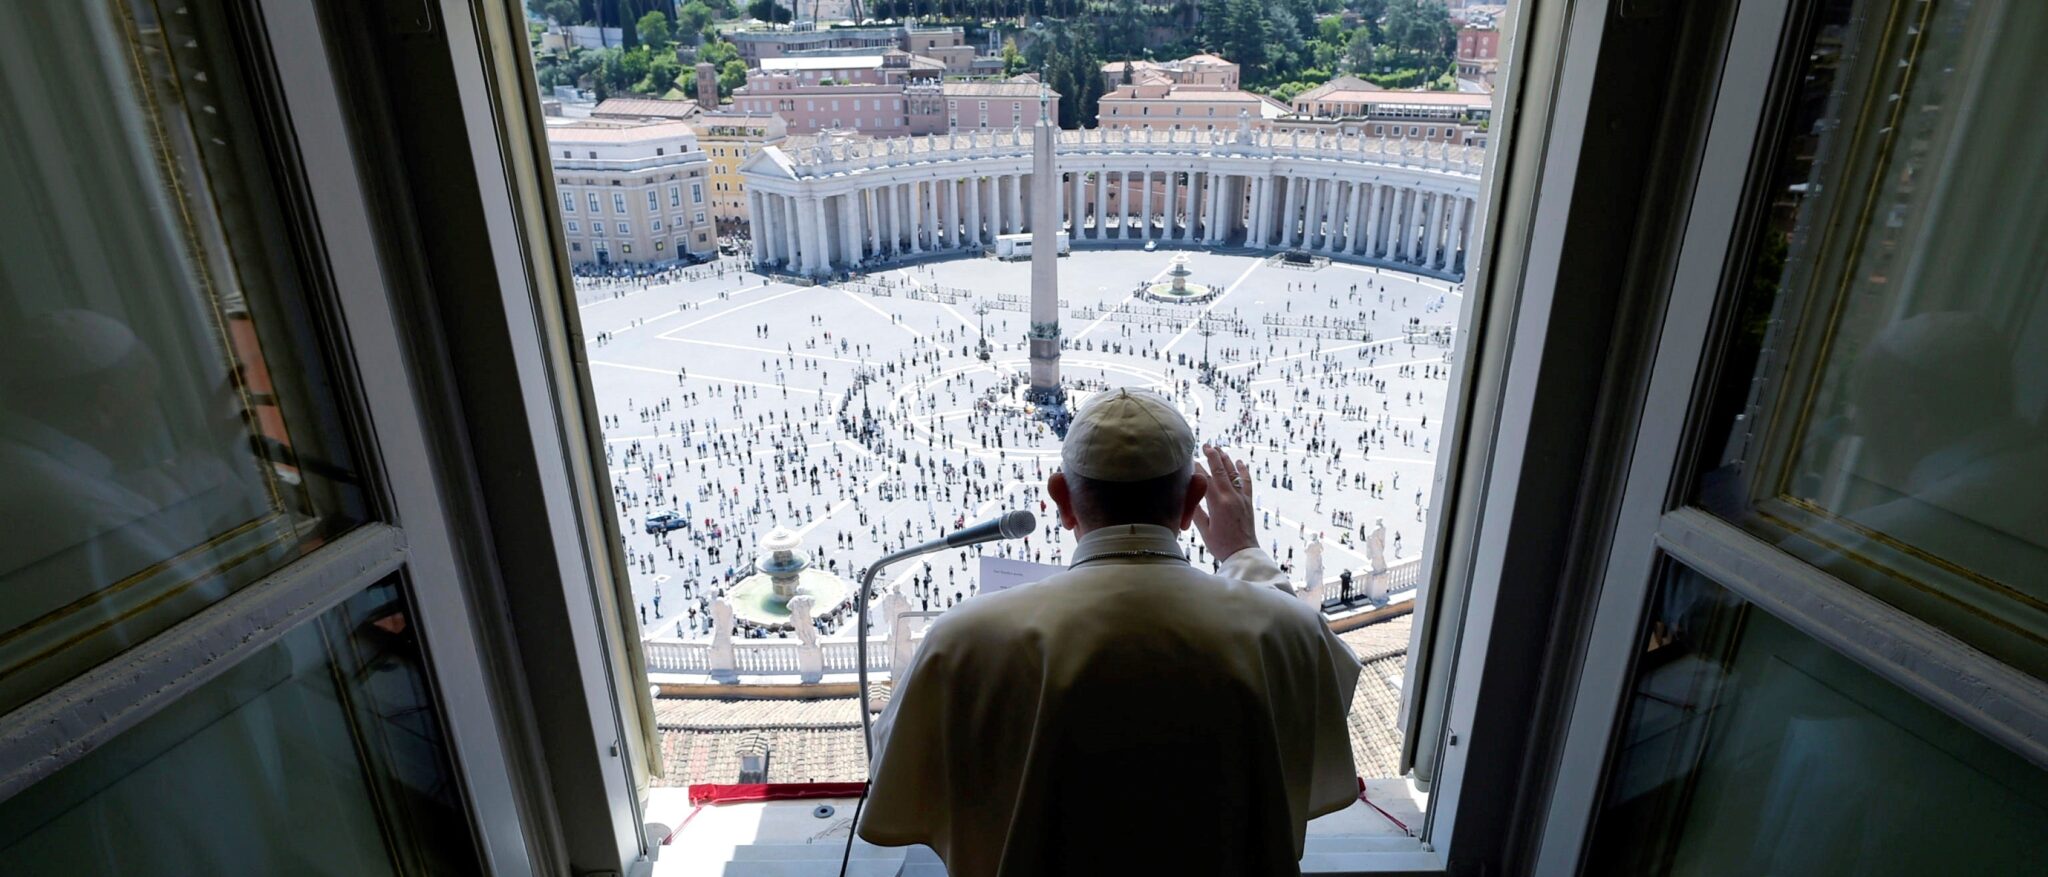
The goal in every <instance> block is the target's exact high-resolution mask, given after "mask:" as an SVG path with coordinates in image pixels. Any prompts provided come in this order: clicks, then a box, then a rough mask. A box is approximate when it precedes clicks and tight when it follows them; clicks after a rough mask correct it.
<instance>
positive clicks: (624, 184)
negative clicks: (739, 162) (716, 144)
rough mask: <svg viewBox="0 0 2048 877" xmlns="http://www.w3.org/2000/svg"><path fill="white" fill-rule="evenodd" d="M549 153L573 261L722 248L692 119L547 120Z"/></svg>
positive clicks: (631, 259) (640, 258)
mask: <svg viewBox="0 0 2048 877" xmlns="http://www.w3.org/2000/svg"><path fill="white" fill-rule="evenodd" d="M548 156H549V158H550V159H551V160H552V162H553V164H554V173H555V193H556V198H558V199H559V201H560V203H559V204H558V205H557V206H558V207H559V208H560V210H561V211H562V230H563V237H564V238H565V239H566V240H567V241H568V243H569V259H570V261H571V262H572V263H574V264H576V265H579V266H585V265H588V266H600V267H602V266H609V265H616V264H651V263H660V262H670V261H675V260H677V259H684V258H704V257H708V256H710V255H711V254H712V253H714V252H716V251H717V249H718V242H717V240H716V238H715V236H714V232H713V224H712V220H711V203H710V202H711V192H710V191H709V190H710V181H711V180H710V177H711V160H710V158H709V157H708V156H706V155H705V154H704V150H703V149H701V148H699V146H698V142H697V133H696V132H695V131H694V130H692V129H691V127H690V125H688V124H685V123H682V122H656V123H648V124H631V123H619V122H604V121H598V120H589V121H578V122H571V123H566V124H555V125H550V126H549V127H548Z"/></svg>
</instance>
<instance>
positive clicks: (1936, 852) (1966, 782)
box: [1586, 567, 2048, 877]
mask: <svg viewBox="0 0 2048 877" xmlns="http://www.w3.org/2000/svg"><path fill="white" fill-rule="evenodd" d="M1653 599H1654V601H1655V602H1654V606H1655V609H1654V610H1653V613H1652V616H1651V617H1652V619H1653V621H1652V623H1651V625H1650V626H1649V629H1648V630H1647V631H1646V633H1645V640H1644V643H1643V648H1642V651H1641V653H1640V655H1639V657H1638V659H1637V663H1638V667H1637V670H1636V674H1635V678H1634V681H1633V683H1632V684H1631V686H1630V698H1629V702H1628V705H1627V713H1626V718H1625V719H1624V721H1623V724H1622V728H1621V733H1620V734H1619V736H1618V738H1617V743H1616V746H1617V751H1616V753H1615V758H1614V761H1613V767H1612V769H1611V772H1610V774H1609V776H1608V780H1607V788H1606V792H1605V794H1604V795H1603V796H1602V803H1601V810H1600V814H1599V816H1598V818H1597V820H1596V822H1595V825H1594V830H1593V842H1592V844H1591V846H1590V847H1589V849H1588V859H1587V868H1586V872H1587V873H1589V874H1626V875H1632V877H1633V875H1667V874H1668V875H1720V874H1798V875H1802V877H1828V875H1845V877H1846V875H1856V877H1874V875H1901V877H1905V875H1922V874H1973V875H1977V874H1981V875H1993V874H2029V873H2035V872H2036V871H2038V870H2039V868H2038V865H2039V863H2040V862H2041V861H2042V860H2043V858H2044V856H2048V836H2044V835H2042V834H2041V832H2040V831H2039V827H2040V826H2041V825H2042V824H2044V822H2048V772H2044V771H2042V770H2041V769H2040V768H2039V767H2037V766H2035V765H2032V764H2029V763H2027V762H2026V761H2025V760H2023V759H2021V758H2020V757H2018V756H2016V755H2014V754H2013V753H2011V752H2010V751H2008V750H2006V749H2003V748H2001V747H1999V746H1998V745H1997V744H1994V743H1992V742H1990V741H1988V740H1986V739H1985V738H1983V737H1982V736H1980V735H1978V734H1977V733H1976V732H1974V731H1972V730H1970V729H1969V728H1967V727H1964V726H1963V725H1962V724H1960V723H1958V722H1957V721H1955V720H1954V719H1952V718H1949V717H1948V716H1946V715H1944V714H1942V713H1941V712H1940V711H1938V710H1936V709H1935V708H1934V707H1932V706H1929V705H1928V704H1926V703H1925V702H1923V701H1921V700H1919V699H1917V698H1915V697H1913V696H1912V695H1910V694H1907V693H1906V692H1904V691H1902V690H1900V689H1899V688H1897V687H1896V686H1894V685H1892V684H1891V683H1889V682H1886V681H1885V680H1883V679H1881V678H1879V677H1878V676H1877V675H1876V674H1873V673H1871V672H1870V671H1868V670H1865V669H1863V668H1862V667H1860V666H1857V665H1856V664H1855V663H1854V662H1852V661H1850V660H1849V659H1847V658H1845V657H1843V656H1842V655H1841V654H1839V653H1837V652H1834V651H1832V650H1830V649H1828V648H1827V647H1826V646H1824V645H1822V644H1820V643H1819V642H1816V641H1815V640H1813V639H1811V638H1809V637H1807V636H1806V635H1804V634H1801V633H1799V632H1798V631H1796V630H1794V629H1792V628H1791V627H1790V626H1788V625H1786V624H1784V623H1783V622H1781V621H1778V620H1777V619H1775V618H1773V617H1771V616H1770V615H1769V614H1767V613H1765V612H1762V611H1760V610H1758V609H1756V608H1755V607H1753V606H1750V605H1748V604H1746V603H1745V602H1744V601H1742V600H1741V599H1740V598H1739V597H1736V596H1735V595H1733V594H1731V593H1729V592H1728V591H1726V590H1723V589H1721V588H1720V587H1719V586H1717V585H1715V584H1713V583H1712V582H1710V581H1708V580H1707V579H1705V578H1703V577H1701V576H1700V575H1698V574H1697V573H1694V572H1693V571H1691V570H1689V569H1685V568H1682V567H1673V568H1671V569H1669V570H1668V574H1667V575H1666V576H1665V579H1664V581H1663V583H1662V584H1661V586H1660V587H1658V588H1657V589H1656V590H1655V592H1654V597H1653Z"/></svg>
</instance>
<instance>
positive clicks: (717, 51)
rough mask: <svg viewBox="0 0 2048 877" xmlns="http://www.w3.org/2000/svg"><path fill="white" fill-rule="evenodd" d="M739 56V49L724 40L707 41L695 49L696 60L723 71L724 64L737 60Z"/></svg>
mask: <svg viewBox="0 0 2048 877" xmlns="http://www.w3.org/2000/svg"><path fill="white" fill-rule="evenodd" d="M739 56H740V49H739V47H738V46H735V45H733V44H732V43H729V42H726V41H725V40H709V41H706V42H705V43H704V45H702V46H699V47H697V60H699V61H702V62H704V63H706V64H710V65H711V66H713V67H717V68H718V69H720V70H724V69H725V62H727V61H733V60H737V59H738V58H739Z"/></svg>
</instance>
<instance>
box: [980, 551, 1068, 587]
mask: <svg viewBox="0 0 2048 877" xmlns="http://www.w3.org/2000/svg"><path fill="white" fill-rule="evenodd" d="M1066 570H1067V568H1066V567H1064V566H1054V565H1052V564H1049V563H1032V562H1031V561H1028V560H1011V559H1010V558H1007V557H994V556H991V555H987V554H984V555H982V556H981V590H980V591H978V592H977V593H982V594H993V593H995V592H997V591H1007V590H1009V589H1011V588H1014V587H1016V586H1018V585H1028V584H1031V583H1032V582H1035V581H1038V580H1039V579H1042V578H1045V577H1046V576H1049V575H1052V574H1053V573H1056V572H1066Z"/></svg>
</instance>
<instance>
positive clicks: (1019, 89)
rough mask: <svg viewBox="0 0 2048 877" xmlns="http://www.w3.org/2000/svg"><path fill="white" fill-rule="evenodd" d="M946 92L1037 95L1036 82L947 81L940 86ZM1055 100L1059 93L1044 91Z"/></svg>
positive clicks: (972, 95) (1000, 95)
mask: <svg viewBox="0 0 2048 877" xmlns="http://www.w3.org/2000/svg"><path fill="white" fill-rule="evenodd" d="M941 87H942V88H943V89H944V91H945V92H946V94H949V95H952V96H955V97H1032V98H1035V97H1037V96H1038V83H1036V82H947V83H943V84H942V86H941ZM1046 94H1047V96H1049V97H1051V98H1053V99H1055V100H1057V99H1059V96H1060V93H1059V92H1057V91H1048V92H1046Z"/></svg>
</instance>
